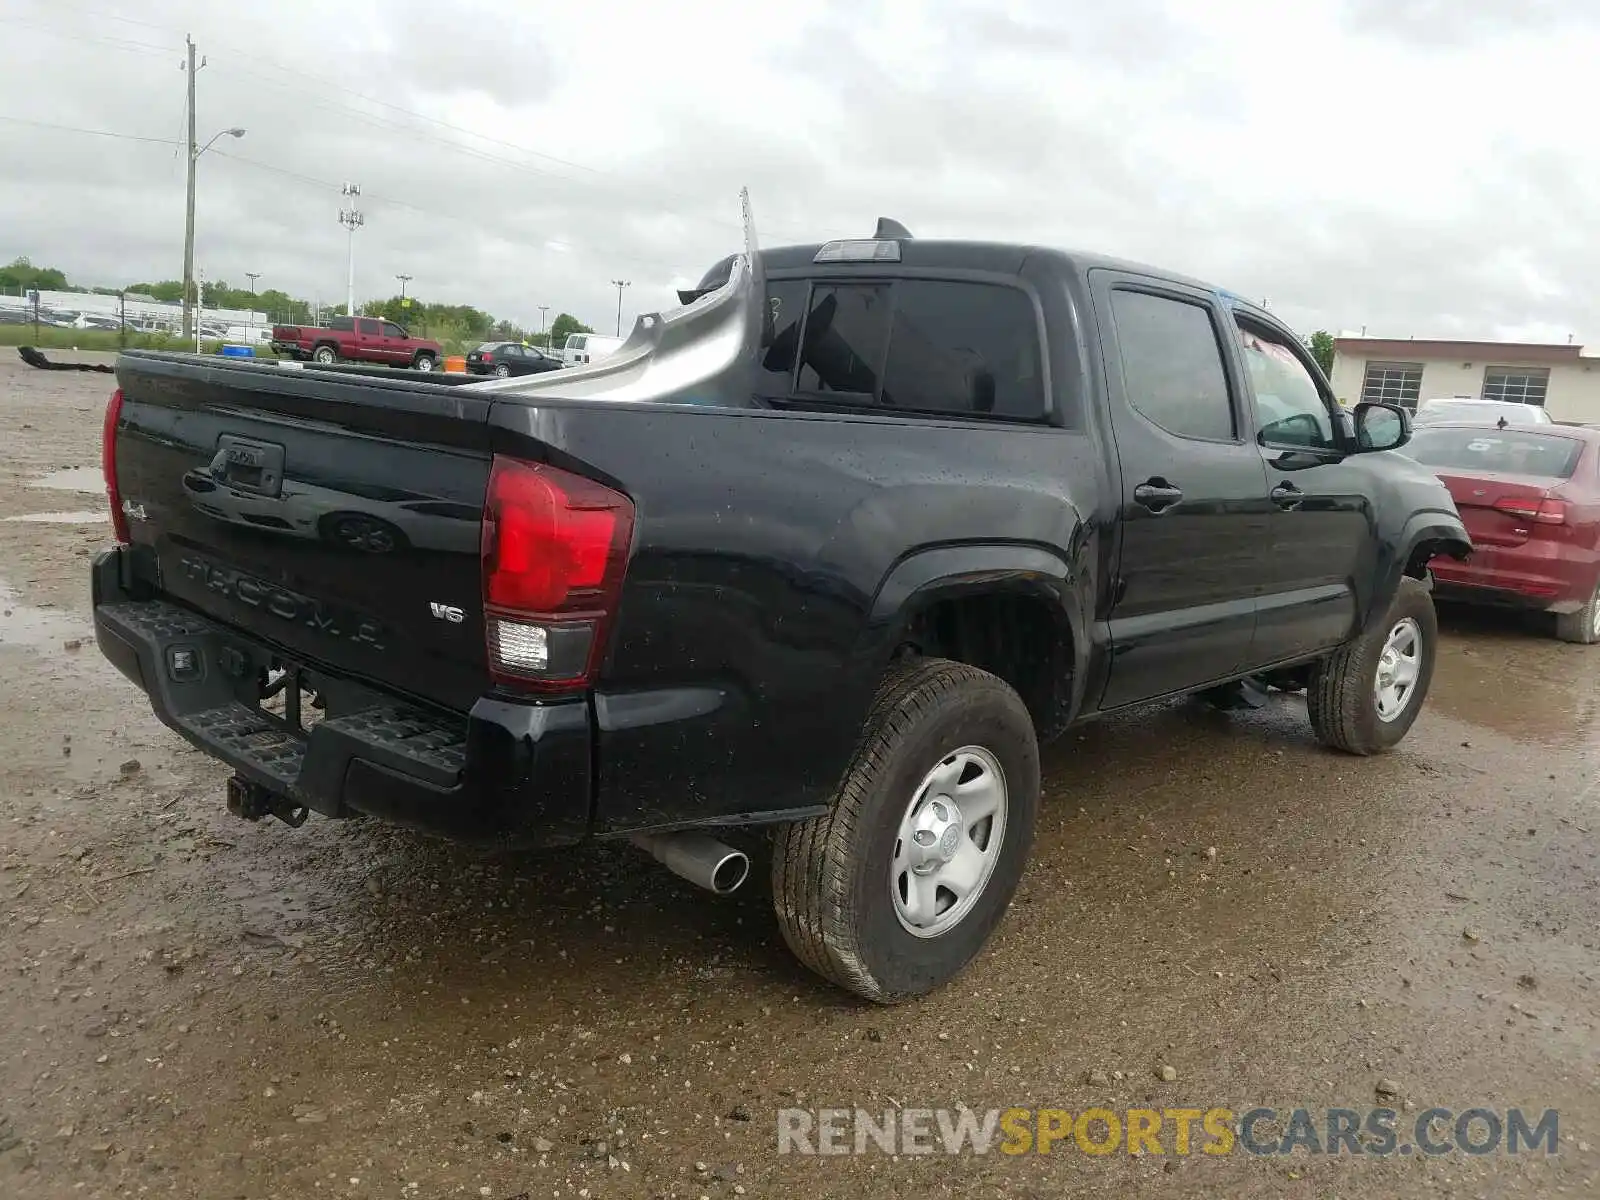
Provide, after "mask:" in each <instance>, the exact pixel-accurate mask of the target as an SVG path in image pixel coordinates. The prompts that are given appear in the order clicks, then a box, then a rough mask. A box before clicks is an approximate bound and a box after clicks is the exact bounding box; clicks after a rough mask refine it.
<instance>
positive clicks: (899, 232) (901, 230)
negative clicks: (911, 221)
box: [872, 217, 911, 241]
mask: <svg viewBox="0 0 1600 1200" xmlns="http://www.w3.org/2000/svg"><path fill="white" fill-rule="evenodd" d="M872 236H873V237H875V238H878V239H879V240H881V241H903V240H905V239H906V238H909V237H910V236H911V231H910V230H909V229H907V228H906V227H905V226H904V225H902V224H900V222H899V221H896V220H895V219H894V218H893V217H879V218H878V227H877V228H876V229H875V230H873V231H872Z"/></svg>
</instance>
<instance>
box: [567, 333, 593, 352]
mask: <svg viewBox="0 0 1600 1200" xmlns="http://www.w3.org/2000/svg"><path fill="white" fill-rule="evenodd" d="M588 344H589V339H588V337H587V336H586V335H584V334H581V333H575V334H573V335H572V336H571V337H569V338H568V339H567V349H569V350H582V349H583V348H584V347H586V346H587V345H588Z"/></svg>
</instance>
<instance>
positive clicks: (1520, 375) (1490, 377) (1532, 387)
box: [1483, 367, 1550, 408]
mask: <svg viewBox="0 0 1600 1200" xmlns="http://www.w3.org/2000/svg"><path fill="white" fill-rule="evenodd" d="M1549 390H1550V368H1549V367H1490V368H1488V370H1486V371H1484V373H1483V398H1484V399H1485V400H1506V401H1509V402H1511V403H1512V404H1537V405H1539V406H1540V407H1541V408H1542V407H1544V396H1545V393H1546V392H1547V391H1549Z"/></svg>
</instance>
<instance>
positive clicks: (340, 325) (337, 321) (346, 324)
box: [328, 317, 356, 333]
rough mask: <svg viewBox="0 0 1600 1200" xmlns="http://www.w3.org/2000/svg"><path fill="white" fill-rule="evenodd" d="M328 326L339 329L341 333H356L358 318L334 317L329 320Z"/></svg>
mask: <svg viewBox="0 0 1600 1200" xmlns="http://www.w3.org/2000/svg"><path fill="white" fill-rule="evenodd" d="M328 328H329V329H333V330H337V331H338V332H339V333H354V332H355V331H356V319H355V318H354V317H334V318H333V319H332V320H330V321H329V322H328Z"/></svg>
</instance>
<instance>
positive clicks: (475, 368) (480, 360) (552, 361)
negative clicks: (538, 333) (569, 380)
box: [467, 342, 561, 379]
mask: <svg viewBox="0 0 1600 1200" xmlns="http://www.w3.org/2000/svg"><path fill="white" fill-rule="evenodd" d="M560 369H561V360H560V359H559V358H552V357H551V356H550V355H548V354H546V353H545V352H544V351H543V350H536V349H534V347H532V346H524V345H522V344H521V343H519V342H485V343H484V344H483V345H481V346H479V347H478V348H477V349H476V350H474V351H473V352H472V353H471V354H469V355H467V370H468V371H469V372H470V373H471V374H473V375H498V376H499V377H500V378H501V379H504V378H505V377H506V376H508V375H541V374H543V373H544V372H545V371H559V370H560Z"/></svg>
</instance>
